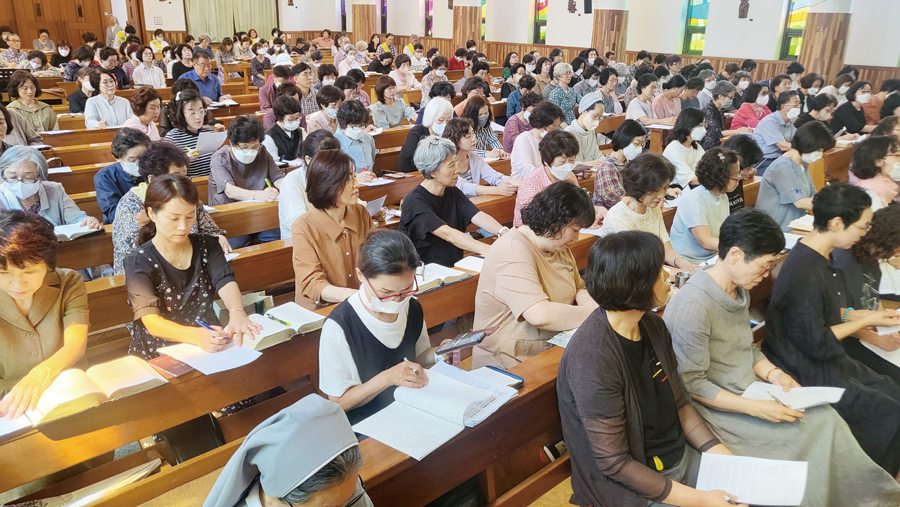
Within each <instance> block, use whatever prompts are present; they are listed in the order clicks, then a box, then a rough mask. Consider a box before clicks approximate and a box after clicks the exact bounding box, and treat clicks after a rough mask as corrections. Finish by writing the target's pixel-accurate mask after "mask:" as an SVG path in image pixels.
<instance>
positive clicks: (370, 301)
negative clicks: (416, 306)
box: [360, 282, 410, 315]
mask: <svg viewBox="0 0 900 507" xmlns="http://www.w3.org/2000/svg"><path fill="white" fill-rule="evenodd" d="M363 284H364V285H365V282H363ZM360 299H362V301H363V303H365V305H366V306H368V307H369V309H370V310H372V311H373V312H376V313H390V314H393V315H396V314H398V313H400V312H401V311H402V310H403V309H404V308H406V307H407V306H409V300H410V298H405V299H403V300H402V301H382V300H380V299H378V298H377V297H375V296H369V294H368V289H366V293H365V296H364V297H362V298H360Z"/></svg>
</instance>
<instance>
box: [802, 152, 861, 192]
mask: <svg viewBox="0 0 900 507" xmlns="http://www.w3.org/2000/svg"><path fill="white" fill-rule="evenodd" d="M855 152H856V146H854V145H851V146H848V147H846V148H832V149H830V150H828V151H826V152H825V153H824V155H823V156H822V158H821V159H820V160H817V161H815V162H813V163H812V164H809V174H810V176H812V180H813V183H814V184H815V185H816V190H822V188H824V187H825V185H827V184H829V183H832V182H835V181H840V182H845V183H846V182H847V181H848V180H849V179H850V163H851V162H853V154H854V153H855Z"/></svg>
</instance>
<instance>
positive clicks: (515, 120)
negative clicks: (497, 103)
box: [503, 76, 544, 153]
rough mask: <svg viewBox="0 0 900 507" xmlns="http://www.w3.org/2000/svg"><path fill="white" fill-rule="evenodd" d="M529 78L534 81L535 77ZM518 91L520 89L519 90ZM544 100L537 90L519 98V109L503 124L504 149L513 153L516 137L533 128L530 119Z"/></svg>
mask: <svg viewBox="0 0 900 507" xmlns="http://www.w3.org/2000/svg"><path fill="white" fill-rule="evenodd" d="M528 79H530V80H531V81H532V83H533V82H534V78H533V77H531V76H528ZM517 91H518V90H517ZM543 100H544V97H541V95H540V94H538V93H535V92H526V93H525V95H522V98H521V99H520V100H519V111H518V112H517V113H515V114H512V115H509V116H508V117H507V120H506V125H504V126H503V151H505V152H507V153H511V152H512V150H513V146H515V142H516V138H517V137H519V136H520V135H521V134H523V133H525V132H528V131H529V130H531V128H532V127H531V123H529V121H528V119H529V117H530V116H531V114H532V113H533V112H534V108H535V107H536V106H537V105H538V104H540V103H541V101H543Z"/></svg>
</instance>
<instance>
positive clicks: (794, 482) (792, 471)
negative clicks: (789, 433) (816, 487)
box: [697, 452, 809, 506]
mask: <svg viewBox="0 0 900 507" xmlns="http://www.w3.org/2000/svg"><path fill="white" fill-rule="evenodd" d="M808 469H809V464H808V463H806V462H805V461H781V460H773V459H762V458H750V457H747V456H728V455H724V454H712V453H708V452H705V453H703V456H702V458H701V460H700V474H699V476H698V477H697V489H698V490H700V491H712V490H715V489H719V490H722V491H726V492H728V493H729V494H731V495H734V496H736V497H737V498H738V503H741V504H752V505H778V506H795V505H800V503H801V502H802V501H803V495H804V493H805V492H806V476H807V472H808Z"/></svg>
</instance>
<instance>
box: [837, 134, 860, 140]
mask: <svg viewBox="0 0 900 507" xmlns="http://www.w3.org/2000/svg"><path fill="white" fill-rule="evenodd" d="M857 139H859V134H844V135H842V136H840V137H838V140H839V141H855V140H857Z"/></svg>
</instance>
